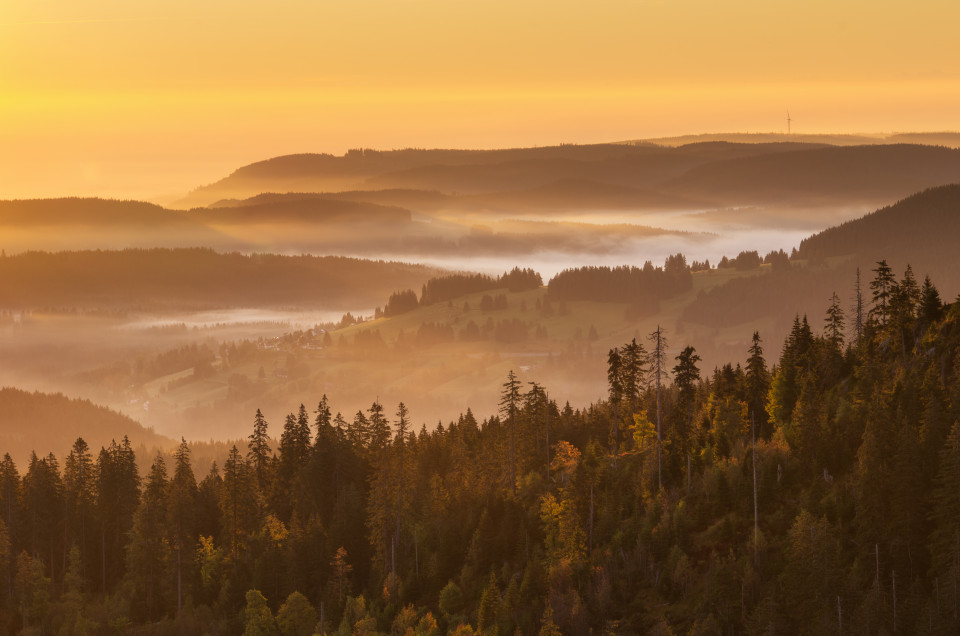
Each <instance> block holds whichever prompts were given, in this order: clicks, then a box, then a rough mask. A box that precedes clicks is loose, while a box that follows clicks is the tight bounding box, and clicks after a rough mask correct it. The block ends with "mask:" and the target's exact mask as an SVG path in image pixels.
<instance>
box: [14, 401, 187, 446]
mask: <svg viewBox="0 0 960 636" xmlns="http://www.w3.org/2000/svg"><path fill="white" fill-rule="evenodd" d="M0 413H2V414H3V416H2V421H0V452H2V453H10V455H11V456H12V457H13V458H14V459H16V460H17V461H19V462H21V463H25V462H26V461H27V459H28V458H29V456H30V453H31V452H33V451H35V450H36V451H37V452H41V451H42V452H44V453H46V452H50V451H53V452H56V453H57V454H58V455H60V454H63V453H65V452H66V451H67V450H68V449H69V447H70V444H72V443H73V440H75V439H76V438H77V435H79V434H81V433H82V434H83V436H84V439H86V441H87V443H88V444H89V445H90V447H91V448H93V449H94V450H98V449H99V448H100V447H101V446H109V445H110V442H111V441H114V440H116V441H117V442H120V441H121V440H122V439H123V438H124V437H125V436H126V437H127V438H129V440H130V444H131V445H132V446H134V447H138V446H143V447H146V448H172V447H173V446H174V442H173V440H171V439H170V438H168V437H164V436H163V435H158V434H157V433H155V432H154V431H153V430H152V429H147V428H144V427H142V426H140V424H139V423H137V422H135V421H134V420H132V419H130V418H129V417H127V416H126V415H121V414H120V413H117V412H116V411H111V410H110V409H108V408H105V407H102V406H97V405H96V404H92V403H91V402H90V401H89V400H74V399H70V398H68V397H65V396H63V395H61V394H59V393H58V394H48V393H29V392H27V391H21V390H19V389H14V388H10V387H6V388H2V389H0ZM50 440H60V441H62V442H63V443H62V446H61V445H57V446H55V447H51V446H50V443H51V441H50Z"/></svg>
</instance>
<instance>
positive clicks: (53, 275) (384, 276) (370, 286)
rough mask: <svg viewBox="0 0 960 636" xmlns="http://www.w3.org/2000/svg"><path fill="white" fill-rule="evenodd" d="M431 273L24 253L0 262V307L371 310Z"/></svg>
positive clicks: (297, 262) (196, 254)
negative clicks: (277, 307) (267, 307)
mask: <svg viewBox="0 0 960 636" xmlns="http://www.w3.org/2000/svg"><path fill="white" fill-rule="evenodd" d="M437 272H438V270H436V269H434V268H430V267H425V266H422V265H409V264H406V263H396V262H387V261H371V260H363V259H356V258H346V257H340V256H280V255H275V254H253V255H243V254H238V253H232V254H218V253H216V252H214V251H213V250H209V249H150V250H119V251H99V250H97V251H83V252H57V253H55V254H51V253H47V252H26V253H23V254H17V255H14V256H3V257H0V289H2V292H0V306H2V307H3V308H5V309H7V310H9V309H30V308H38V307H85V306H91V307H99V308H103V307H107V308H114V307H121V308H122V307H127V308H129V307H134V308H140V309H176V308H191V309H197V308H208V307H213V308H216V307H224V306H227V307H230V306H233V307H262V306H267V305H272V306H297V307H324V308H326V309H330V308H349V309H354V310H355V309H357V308H358V307H360V308H362V307H372V306H374V305H376V304H377V303H379V302H382V300H383V299H384V298H386V297H387V296H388V295H389V294H390V293H391V292H392V291H394V290H396V289H404V288H407V287H419V286H420V285H422V284H423V283H424V282H426V281H427V279H429V278H430V277H431V276H432V275H435V274H436V273H437Z"/></svg>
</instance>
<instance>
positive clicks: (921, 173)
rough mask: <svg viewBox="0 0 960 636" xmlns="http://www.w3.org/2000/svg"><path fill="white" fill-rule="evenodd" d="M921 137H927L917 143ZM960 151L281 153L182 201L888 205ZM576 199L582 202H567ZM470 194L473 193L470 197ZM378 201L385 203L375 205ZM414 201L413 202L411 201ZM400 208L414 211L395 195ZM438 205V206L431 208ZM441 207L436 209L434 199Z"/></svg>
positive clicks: (942, 170)
mask: <svg viewBox="0 0 960 636" xmlns="http://www.w3.org/2000/svg"><path fill="white" fill-rule="evenodd" d="M917 141H921V142H922V141H923V139H921V138H917ZM958 173H960V150H956V149H951V148H945V147H937V146H931V145H921V143H889V144H886V145H883V144H867V145H857V146H844V145H838V146H834V145H828V144H825V143H809V142H807V143H805V142H802V141H792V142H766V143H729V142H723V141H703V142H700V143H688V144H685V145H680V146H676V147H672V146H668V145H655V144H650V143H640V144H594V145H586V146H577V145H563V146H554V147H544V148H512V149H502V150H416V149H408V150H394V151H373V150H352V151H350V152H348V153H346V154H345V155H343V156H340V157H336V156H333V155H320V154H303V155H289V156H283V157H275V158H272V159H268V160H266V161H260V162H257V163H254V164H250V165H248V166H244V167H242V168H240V169H238V170H236V171H235V172H234V173H233V174H231V175H229V176H227V177H225V178H224V179H221V180H220V181H218V182H216V183H213V184H210V185H206V186H203V187H200V188H197V189H196V190H194V191H193V192H191V193H190V194H189V195H188V196H186V197H185V198H183V199H182V200H180V201H178V202H177V203H176V206H177V207H183V208H195V207H200V206H206V205H210V204H213V203H215V202H217V201H220V200H223V199H231V198H241V199H242V198H247V197H252V196H256V195H259V194H261V193H264V192H337V191H343V190H347V191H351V196H352V195H353V192H354V191H358V190H366V191H370V192H371V193H372V196H375V197H377V199H376V200H378V201H380V202H382V201H383V196H382V195H377V194H376V192H377V191H382V190H392V191H393V192H394V193H401V192H404V191H407V192H409V191H439V192H441V193H444V194H447V195H454V194H457V195H460V196H458V197H457V200H456V201H455V202H454V203H455V205H456V208H457V209H474V208H478V207H482V205H483V204H487V205H490V206H492V207H494V208H500V207H507V208H509V207H511V206H522V208H523V209H529V208H536V207H552V206H551V201H554V200H560V201H562V205H563V206H564V207H572V206H573V205H578V206H580V207H581V208H582V209H583V210H596V209H605V206H610V205H612V206H614V207H615V208H617V209H620V208H622V207H624V206H627V205H628V204H629V205H632V206H634V208H635V209H677V208H686V209H704V208H705V207H716V206H734V205H758V204H760V205H783V204H785V203H787V202H789V203H790V204H792V205H804V206H817V205H838V204H850V205H854V204H858V205H862V204H863V203H871V204H882V203H884V202H887V201H890V200H893V199H895V198H896V197H902V196H906V195H908V194H910V193H911V192H916V191H918V190H922V189H923V188H928V187H932V186H939V185H943V184H947V183H952V182H954V181H955V180H956V179H957V174H958ZM565 194H569V195H572V196H564V195H565ZM463 195H467V196H463ZM369 200H375V199H369ZM410 200H411V199H410V198H409V197H406V201H407V202H409V201H410ZM389 202H390V203H394V204H399V205H405V204H404V203H401V199H397V198H393V197H391V198H390V199H389ZM426 205H427V206H428V207H427V208H424V209H429V208H430V206H431V203H430V202H426ZM433 205H435V203H434V204H433ZM418 209H419V208H418Z"/></svg>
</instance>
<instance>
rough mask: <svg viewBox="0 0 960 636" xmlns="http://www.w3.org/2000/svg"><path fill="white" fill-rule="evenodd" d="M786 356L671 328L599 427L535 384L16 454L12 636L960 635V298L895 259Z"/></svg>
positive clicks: (11, 509)
mask: <svg viewBox="0 0 960 636" xmlns="http://www.w3.org/2000/svg"><path fill="white" fill-rule="evenodd" d="M858 299H859V302H858V303H857V305H856V307H857V309H856V310H854V311H852V312H847V313H845V312H844V311H843V309H842V308H841V303H840V300H839V297H838V296H837V295H836V294H835V295H834V296H833V298H832V299H831V301H830V304H829V306H828V307H827V311H826V312H825V317H824V318H822V319H819V318H817V319H810V318H809V317H807V316H803V317H800V316H798V317H797V318H796V320H795V321H794V325H793V329H792V330H791V333H790V335H789V337H788V338H787V339H786V341H785V342H784V344H783V347H782V350H781V353H780V355H779V358H778V359H777V360H776V362H775V363H773V364H770V363H768V361H767V358H766V357H765V352H764V346H763V342H762V340H761V338H760V336H759V334H754V337H753V341H752V345H751V346H750V347H749V349H748V350H747V351H745V352H744V354H745V356H746V363H745V364H743V365H740V364H737V365H735V366H734V365H732V364H727V365H724V366H722V367H720V368H717V369H715V370H714V371H713V372H712V373H701V370H700V368H699V366H698V363H699V361H700V358H699V356H698V355H697V353H696V351H695V349H694V348H693V347H690V346H685V347H670V346H669V345H668V344H667V337H668V336H669V334H664V332H663V331H662V330H660V329H658V330H657V331H655V332H654V333H653V334H650V336H649V337H647V338H645V339H643V340H642V341H640V342H638V341H637V340H636V339H634V340H632V341H631V342H629V343H626V344H624V345H623V346H622V347H616V348H614V349H611V350H610V351H609V355H608V378H607V379H608V388H609V393H608V395H607V397H606V399H605V400H602V401H600V402H598V403H596V404H594V405H592V406H590V407H588V408H586V409H584V410H573V409H572V408H570V406H569V405H566V406H560V404H561V403H562V401H559V402H558V400H556V399H555V398H554V397H552V396H550V395H549V393H548V392H547V390H546V389H545V388H544V387H542V386H540V385H538V384H536V383H529V382H523V381H521V379H520V378H518V377H517V376H516V375H514V373H513V372H510V374H509V375H508V376H507V378H506V381H505V382H504V384H503V385H502V389H501V393H500V410H499V413H497V414H494V415H491V416H490V417H488V418H487V419H485V420H482V421H480V420H477V419H476V418H475V417H474V415H473V414H472V413H471V412H470V411H469V410H467V411H466V413H465V414H463V415H462V416H460V417H459V418H458V419H457V420H456V421H452V422H448V423H446V424H442V425H439V426H437V427H436V428H435V429H434V430H432V431H428V430H427V429H426V428H425V427H421V428H420V430H419V431H418V432H415V431H413V430H412V428H411V414H410V413H409V412H408V411H407V409H406V407H405V406H404V405H403V404H402V403H401V404H399V405H398V406H397V407H396V408H395V409H390V411H392V414H391V413H388V412H387V410H386V409H385V407H384V406H382V405H381V404H379V403H378V402H374V403H373V404H372V405H371V406H370V408H369V409H367V410H366V411H359V412H357V413H355V414H353V415H349V414H348V415H346V416H344V415H342V414H340V413H336V414H334V411H333V409H332V406H331V404H330V403H329V402H328V400H327V398H326V396H324V397H323V398H322V399H321V400H320V401H319V403H318V405H317V407H316V409H310V410H308V409H307V408H305V407H304V406H301V407H300V408H299V409H298V410H297V411H296V412H293V413H291V414H289V415H288V416H287V417H286V419H285V421H284V422H283V424H282V429H281V432H280V437H279V441H278V442H276V443H274V442H272V441H271V439H270V438H269V437H268V424H267V422H266V421H265V420H264V419H263V417H262V416H261V415H260V413H259V411H258V412H257V414H256V416H255V417H254V421H253V430H252V433H251V434H250V436H249V438H248V443H247V444H246V446H245V447H243V448H240V447H234V448H233V449H231V451H230V453H229V456H228V458H227V460H226V461H225V462H224V464H223V465H222V466H220V467H216V466H215V467H214V468H213V469H212V470H207V468H206V467H205V468H204V470H203V473H204V476H202V478H200V479H199V480H198V477H197V475H196V474H195V472H194V467H193V466H192V463H191V461H190V457H189V450H188V447H187V445H186V444H182V445H181V446H180V448H179V449H178V450H177V451H176V453H174V454H173V455H172V456H161V455H158V456H157V457H156V458H154V459H153V464H152V467H151V468H150V470H149V471H148V473H147V474H146V475H145V476H143V477H140V476H138V475H137V472H136V470H135V469H134V468H133V466H134V465H135V464H134V458H133V456H132V451H131V449H130V446H129V444H128V443H126V442H123V443H121V444H112V445H111V446H109V447H108V448H104V449H102V450H100V451H99V453H95V452H94V451H93V450H92V449H90V448H88V447H87V445H86V443H85V442H83V440H82V439H80V440H77V442H76V444H75V445H74V447H73V449H72V451H71V452H70V453H69V455H67V456H66V457H65V458H64V460H63V462H62V464H61V463H60V462H59V461H58V459H57V458H56V457H54V456H53V455H48V456H46V457H43V458H40V457H37V456H34V457H33V458H32V459H31V460H30V462H29V463H28V465H27V466H26V467H24V470H23V472H22V473H21V472H20V471H18V469H17V467H16V466H14V464H13V462H12V461H11V460H10V459H9V458H6V459H5V460H4V461H3V462H2V463H0V519H2V524H0V557H2V558H0V603H2V605H0V607H2V616H3V617H4V621H5V622H4V624H3V626H2V627H3V629H4V630H5V631H6V633H15V632H16V631H17V630H18V629H21V628H22V627H24V626H26V628H27V629H28V630H29V629H32V630H34V631H39V630H42V631H43V633H104V634H109V633H119V632H124V633H134V634H136V633H141V634H165V633H171V634H172V633H181V634H201V633H210V634H238V633H241V632H243V633H247V634H277V633H281V634H309V633H312V632H314V631H316V632H317V633H323V632H326V633H334V632H336V633H340V634H376V633H394V634H408V633H409V634H442V633H454V634H460V635H463V634H477V633H479V634H494V633H499V634H513V633H517V632H519V633H522V634H560V633H563V634H591V633H593V634H599V633H605V634H635V633H648V632H652V633H659V634H671V633H675V634H681V633H683V634H715V633H746V634H767V633H784V634H796V633H824V634H826V633H857V634H877V633H889V634H897V633H931V634H951V633H957V631H958V629H960V619H958V614H960V601H958V596H957V594H956V593H955V590H957V589H958V587H960V551H958V547H957V546H958V543H957V539H956V538H957V536H960V303H953V304H950V305H946V306H944V305H943V304H942V303H941V300H940V297H939V294H938V292H937V290H936V288H935V287H934V286H933V284H932V283H931V282H930V281H929V279H927V280H925V281H923V282H922V283H921V282H919V281H918V280H917V279H916V278H915V277H914V276H913V274H912V272H911V271H910V270H907V272H906V273H905V274H904V276H903V277H902V279H900V280H897V278H896V277H895V276H894V275H893V273H892V271H891V270H890V268H889V267H888V266H887V265H886V263H884V262H880V263H878V264H877V267H876V269H875V270H874V271H873V272H872V276H871V277H870V280H869V282H868V283H865V284H864V285H863V289H861V290H859V294H858Z"/></svg>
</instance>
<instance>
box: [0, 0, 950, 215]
mask: <svg viewBox="0 0 960 636" xmlns="http://www.w3.org/2000/svg"><path fill="white" fill-rule="evenodd" d="M957 24H960V3H958V2H956V0H915V1H914V2H911V3H906V2H903V1H902V0H896V1H890V0H871V1H869V2H867V1H862V0H841V1H838V0H829V1H826V0H804V1H802V2H790V3H788V2H783V1H781V0H763V1H760V0H728V1H726V2H716V0H662V1H661V0H593V1H592V2H586V1H585V0H580V1H577V2H574V1H570V0H552V1H550V2H546V1H541V0H272V1H271V2H265V1H259V2H257V1H253V0H232V1H230V2H226V1H223V0H163V1H159V0H137V1H136V2H131V1H130V0H86V1H85V2H82V3H81V2H75V1H73V0H70V1H68V0H3V1H2V2H0V198H35V197H49V196H71V195H77V196H94V195H99V196H108V197H116V198H140V199H153V200H163V198H164V197H173V196H175V195H180V194H183V193H185V192H187V191H189V190H191V189H192V188H194V187H197V186H199V185H202V184H205V183H210V182H212V181H215V180H217V179H219V178H221V177H223V176H226V175H227V174H229V173H230V172H232V171H233V170H234V169H236V168H238V167H240V166H242V165H245V164H248V163H251V162H253V161H257V160H260V159H265V158H268V157H272V156H277V155H283V154H289V153H297V152H328V153H334V154H342V153H343V152H345V151H346V150H348V149H350V148H359V147H366V148H377V149H391V148H402V147H461V148H465V147H469V148H492V147H504V146H532V145H552V144H558V143H593V142H604V141H620V140H627V139H641V138H653V137H659V136H672V135H680V134H697V133H707V132H784V131H785V129H786V115H787V112H788V111H789V112H790V115H791V117H792V122H793V123H792V129H793V131H794V132H797V133H819V132H829V133H857V132H870V133H877V132H905V131H943V130H960V38H957V37H956V32H955V31H956V25H957Z"/></svg>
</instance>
